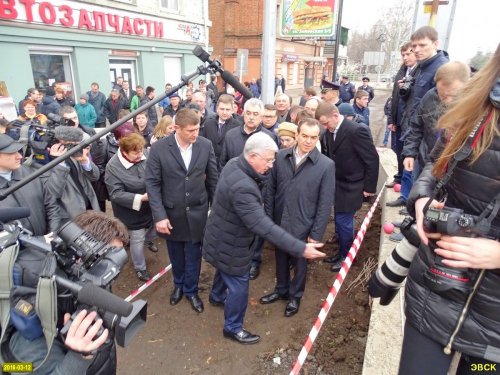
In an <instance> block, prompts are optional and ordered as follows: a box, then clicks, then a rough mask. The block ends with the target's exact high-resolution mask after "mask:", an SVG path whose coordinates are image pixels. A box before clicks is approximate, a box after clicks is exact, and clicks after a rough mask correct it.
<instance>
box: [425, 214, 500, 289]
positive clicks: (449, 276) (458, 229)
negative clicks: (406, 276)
mask: <svg viewBox="0 0 500 375" xmlns="http://www.w3.org/2000/svg"><path fill="white" fill-rule="evenodd" d="M424 228H425V230H426V231H427V232H429V233H441V234H447V235H450V236H459V237H483V238H491V239H497V238H500V228H497V227H495V226H493V225H491V223H490V221H489V220H487V219H485V218H480V217H479V216H475V215H470V214H466V213H465V212H464V211H463V210H461V209H457V208H451V207H444V208H443V209H435V208H431V207H429V208H428V210H427V211H426V212H425V216H424ZM429 247H430V249H431V250H432V252H434V251H433V250H434V249H435V248H437V245H436V243H435V242H434V241H429ZM442 260H443V258H441V257H440V256H437V255H436V256H435V258H434V264H432V265H431V266H430V267H429V268H428V269H427V271H426V273H425V274H424V279H425V282H426V284H427V286H428V287H429V288H430V289H431V290H432V291H434V292H436V293H442V292H448V293H451V292H453V291H454V292H458V293H468V292H469V290H470V289H471V274H470V271H469V269H467V268H451V267H448V266H446V265H444V264H443V262H442Z"/></svg>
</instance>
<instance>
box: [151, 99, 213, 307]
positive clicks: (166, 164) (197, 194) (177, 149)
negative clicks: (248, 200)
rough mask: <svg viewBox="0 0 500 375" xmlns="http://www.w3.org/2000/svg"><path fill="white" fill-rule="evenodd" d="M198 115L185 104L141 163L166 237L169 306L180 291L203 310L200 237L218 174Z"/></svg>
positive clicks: (157, 220) (159, 227) (158, 225)
mask: <svg viewBox="0 0 500 375" xmlns="http://www.w3.org/2000/svg"><path fill="white" fill-rule="evenodd" d="M199 129H200V124H199V117H198V115H197V114H196V113H195V112H194V111H193V110H192V109H188V108H183V109H181V110H180V111H179V112H178V113H177V115H176V116H175V133H174V134H171V135H169V136H168V137H166V138H163V139H160V140H159V141H157V142H155V143H154V144H153V146H152V147H151V151H150V153H149V157H148V162H147V166H146V176H145V179H146V190H147V193H148V197H149V204H150V206H151V211H152V212H153V221H154V222H155V223H156V231H157V232H158V233H159V235H160V236H161V237H163V238H165V239H166V241H167V248H168V254H169V257H170V261H171V262H172V272H173V275H174V285H175V286H174V290H173V292H172V294H171V295H170V304H171V305H176V304H177V303H179V301H180V300H181V298H182V295H183V294H185V295H186V297H187V299H188V300H189V302H190V303H191V306H192V308H193V309H194V310H195V311H196V312H198V313H201V312H203V302H202V301H201V299H200V298H199V296H198V280H199V277H200V268H201V241H202V239H203V231H204V229H205V223H206V221H207V213H208V204H209V202H211V201H212V199H213V196H214V193H215V186H216V184H217V179H218V177H219V173H218V172H217V164H216V161H215V155H214V150H213V147H212V144H211V143H210V141H209V140H207V139H205V138H203V137H198V133H199Z"/></svg>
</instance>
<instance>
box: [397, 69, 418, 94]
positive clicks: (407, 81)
mask: <svg viewBox="0 0 500 375" xmlns="http://www.w3.org/2000/svg"><path fill="white" fill-rule="evenodd" d="M414 84H415V77H414V76H412V75H409V76H406V77H404V78H403V86H401V87H400V88H399V95H400V96H401V97H403V98H406V97H407V96H408V95H410V92H411V88H412V86H413V85H414Z"/></svg>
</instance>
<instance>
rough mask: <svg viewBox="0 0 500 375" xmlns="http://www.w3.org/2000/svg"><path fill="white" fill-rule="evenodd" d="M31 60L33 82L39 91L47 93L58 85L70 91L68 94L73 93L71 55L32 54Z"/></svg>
mask: <svg viewBox="0 0 500 375" xmlns="http://www.w3.org/2000/svg"><path fill="white" fill-rule="evenodd" d="M30 60H31V71H32V72H33V81H34V82H35V87H36V88H37V89H39V90H43V91H45V90H46V89H47V88H48V87H50V86H52V85H53V84H54V83H56V84H60V85H61V86H63V87H64V88H65V89H66V91H69V93H68V94H70V95H71V94H72V93H73V91H74V87H73V78H72V77H73V75H72V71H71V60H70V57H69V55H54V54H50V55H49V54H38V53H31V54H30Z"/></svg>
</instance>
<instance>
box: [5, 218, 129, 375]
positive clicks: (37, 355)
mask: <svg viewBox="0 0 500 375" xmlns="http://www.w3.org/2000/svg"><path fill="white" fill-rule="evenodd" d="M74 223H75V224H76V225H78V226H79V227H80V228H81V229H83V230H84V231H86V232H88V233H90V234H91V235H92V236H93V237H94V238H95V239H96V240H98V241H101V242H103V243H107V244H109V245H111V246H116V247H123V246H124V245H125V244H126V243H128V233H127V228H126V227H125V226H124V224H123V223H122V222H121V221H119V220H118V219H115V218H112V217H108V216H106V215H105V214H104V213H101V212H93V211H86V212H83V213H81V214H80V215H78V216H77V217H76V218H75V220H74ZM62 312H64V313H65V315H64V324H65V323H66V322H67V321H68V319H69V317H70V314H69V312H72V311H69V312H66V311H62ZM95 318H96V312H95V311H90V312H89V311H87V310H82V311H80V312H79V313H78V314H77V315H76V318H75V319H74V320H73V322H72V323H71V325H70V328H69V330H68V334H67V336H66V338H65V339H64V340H63V339H62V338H60V337H58V339H56V340H54V344H53V346H52V350H51V353H50V355H49V357H48V358H47V361H46V362H45V364H44V365H43V366H41V367H40V368H39V369H38V370H37V371H35V372H34V374H37V375H44V374H56V375H67V374H74V375H77V374H82V375H83V374H88V375H90V374H93V375H113V374H116V362H117V361H116V345H115V341H114V337H113V332H112V331H109V330H108V329H104V331H103V332H102V334H101V335H100V336H98V337H95V336H96V333H97V332H98V331H99V329H100V328H101V327H102V324H103V322H102V319H97V320H95ZM94 320H95V321H94ZM59 328H60V327H59ZM8 348H9V350H10V353H9V355H10V356H13V357H14V359H15V360H17V361H22V362H32V363H33V367H34V368H35V367H36V366H38V365H39V364H40V363H41V361H42V360H43V359H44V358H45V355H46V354H47V344H46V342H45V338H44V337H43V335H42V336H40V337H39V338H36V339H34V340H28V339H26V338H24V337H23V335H22V334H20V333H19V332H17V331H15V332H14V333H13V334H12V336H11V337H10V340H9V346H8Z"/></svg>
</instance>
